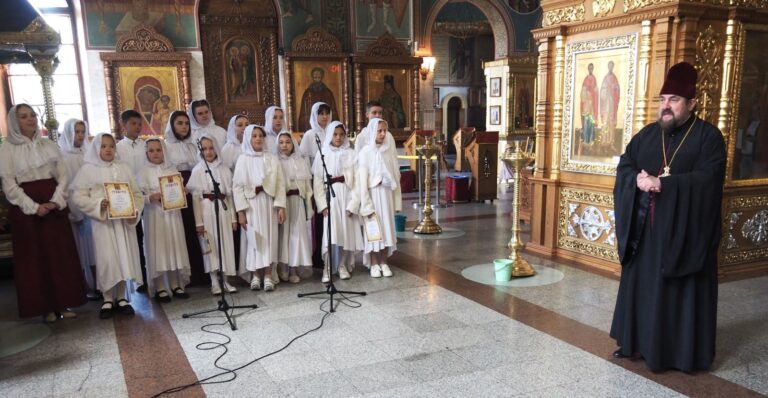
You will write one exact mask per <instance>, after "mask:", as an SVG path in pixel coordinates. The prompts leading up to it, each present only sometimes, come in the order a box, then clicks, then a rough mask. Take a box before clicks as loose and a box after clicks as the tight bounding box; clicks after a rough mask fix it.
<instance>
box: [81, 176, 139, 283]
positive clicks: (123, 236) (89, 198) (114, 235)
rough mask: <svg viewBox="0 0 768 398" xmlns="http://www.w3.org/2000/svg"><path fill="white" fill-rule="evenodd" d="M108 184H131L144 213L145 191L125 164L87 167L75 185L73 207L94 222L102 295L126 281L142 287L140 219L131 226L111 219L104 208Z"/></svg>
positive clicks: (122, 220) (125, 220)
mask: <svg viewBox="0 0 768 398" xmlns="http://www.w3.org/2000/svg"><path fill="white" fill-rule="evenodd" d="M105 182H128V183H129V184H130V189H131V192H132V193H133V201H134V204H135V206H136V211H137V212H138V213H141V211H142V209H143V207H144V197H143V196H142V194H141V190H140V189H139V187H138V186H136V182H135V180H134V177H133V173H132V172H131V169H130V167H129V166H128V165H126V164H124V163H120V162H113V163H111V164H109V165H108V166H97V165H94V164H89V163H86V164H85V165H83V167H82V168H81V169H80V171H79V172H78V173H77V176H76V177H75V181H73V187H74V188H73V192H72V196H73V197H72V203H73V204H74V206H76V207H77V208H78V210H80V211H81V212H83V213H84V214H85V215H86V216H88V217H89V218H90V219H91V229H92V232H93V248H94V254H95V255H96V286H97V287H98V289H99V290H101V291H102V292H106V291H108V290H110V289H112V288H113V287H115V285H117V284H118V283H119V282H122V281H125V280H133V281H135V282H137V283H138V284H141V283H142V277H141V266H140V264H139V242H138V240H137V239H136V228H135V227H136V224H137V223H138V219H136V221H135V222H133V223H130V222H129V220H127V219H119V220H109V219H108V218H107V209H102V208H101V201H102V199H104V198H105V192H104V183H105Z"/></svg>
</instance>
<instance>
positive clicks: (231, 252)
mask: <svg viewBox="0 0 768 398" xmlns="http://www.w3.org/2000/svg"><path fill="white" fill-rule="evenodd" d="M200 146H201V147H202V153H201V154H200V161H199V162H198V163H197V165H196V166H195V168H194V169H192V176H191V177H189V184H187V188H188V189H189V190H190V192H191V193H192V207H193V208H194V212H195V225H197V233H198V237H199V239H200V248H201V250H202V254H203V260H204V263H205V272H207V273H208V274H210V276H211V293H213V294H214V295H218V294H221V289H222V286H221V285H220V284H219V277H218V274H219V262H221V263H222V264H223V267H222V268H223V270H224V275H225V276H224V286H223V288H224V289H226V290H227V292H229V293H234V292H236V291H237V289H235V287H234V286H232V285H230V284H229V282H227V278H226V277H227V276H232V275H236V273H237V272H236V270H235V245H234V242H233V237H232V231H234V230H237V218H236V215H235V205H234V203H232V171H230V170H229V168H228V167H227V166H225V165H224V163H223V162H222V161H221V157H219V153H220V152H219V144H218V143H217V141H216V139H215V138H214V137H213V136H211V135H208V134H203V135H201V136H200ZM206 162H207V163H208V167H210V169H211V174H212V176H213V178H215V179H216V182H218V183H219V188H220V189H221V193H220V194H219V195H220V196H217V194H216V193H215V192H214V191H213V183H212V182H211V176H209V175H208V173H207V170H208V168H207V167H206ZM217 200H218V201H219V222H218V225H219V227H220V230H217V228H216V226H217V223H216V209H215V206H216V203H215V201H217ZM222 202H223V203H222ZM223 204H226V209H225V208H224V206H223ZM219 239H221V258H219V245H218V240H219Z"/></svg>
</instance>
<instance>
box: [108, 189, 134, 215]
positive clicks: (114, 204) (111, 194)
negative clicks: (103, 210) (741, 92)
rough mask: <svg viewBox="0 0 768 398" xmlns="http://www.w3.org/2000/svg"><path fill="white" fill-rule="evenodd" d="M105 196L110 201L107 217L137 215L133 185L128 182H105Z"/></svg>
mask: <svg viewBox="0 0 768 398" xmlns="http://www.w3.org/2000/svg"><path fill="white" fill-rule="evenodd" d="M104 193H105V195H106V196H105V198H106V199H107V201H108V202H109V206H108V207H107V218H108V219H110V220H114V219H121V218H133V217H136V205H135V204H134V203H133V193H132V192H131V185H130V184H128V183H127V182H105V183H104Z"/></svg>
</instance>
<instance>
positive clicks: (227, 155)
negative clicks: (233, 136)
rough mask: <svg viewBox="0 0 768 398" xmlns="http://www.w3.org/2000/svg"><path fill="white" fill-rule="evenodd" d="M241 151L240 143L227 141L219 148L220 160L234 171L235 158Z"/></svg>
mask: <svg viewBox="0 0 768 398" xmlns="http://www.w3.org/2000/svg"><path fill="white" fill-rule="evenodd" d="M241 152H242V151H241V150H240V144H235V143H234V142H227V143H226V144H225V145H224V147H223V148H222V149H221V161H222V162H224V164H225V165H226V166H227V167H229V169H230V170H232V172H234V171H235V163H237V158H238V157H239V156H240V153H241Z"/></svg>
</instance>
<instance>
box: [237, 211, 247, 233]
mask: <svg viewBox="0 0 768 398" xmlns="http://www.w3.org/2000/svg"><path fill="white" fill-rule="evenodd" d="M237 222H238V223H239V224H240V228H242V229H243V231H246V230H248V218H246V217H245V212H242V211H239V212H237Z"/></svg>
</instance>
